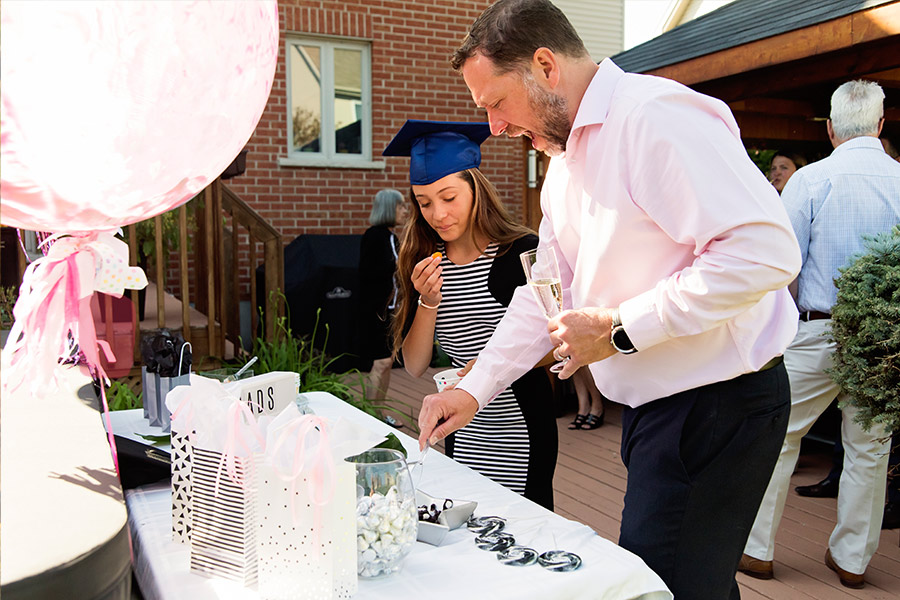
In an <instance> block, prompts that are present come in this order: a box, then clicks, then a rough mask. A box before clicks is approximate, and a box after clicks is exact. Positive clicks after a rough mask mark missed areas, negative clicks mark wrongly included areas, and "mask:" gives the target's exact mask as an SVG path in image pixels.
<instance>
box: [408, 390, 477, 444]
mask: <svg viewBox="0 0 900 600" xmlns="http://www.w3.org/2000/svg"><path fill="white" fill-rule="evenodd" d="M477 412H478V402H477V401H476V400H475V398H473V397H472V395H471V394H470V393H469V392H467V391H465V390H445V391H443V392H441V393H440V394H430V395H428V396H425V399H424V400H422V411H421V412H420V413H419V430H420V433H419V450H424V449H425V440H429V441H430V442H431V445H432V446H433V445H434V444H435V443H437V442H438V440H442V439H444V438H445V437H447V436H448V435H450V434H451V433H453V432H454V431H456V430H457V429H460V428H461V427H465V426H466V425H468V424H469V422H470V421H471V420H472V419H473V418H474V417H475V413H477Z"/></svg>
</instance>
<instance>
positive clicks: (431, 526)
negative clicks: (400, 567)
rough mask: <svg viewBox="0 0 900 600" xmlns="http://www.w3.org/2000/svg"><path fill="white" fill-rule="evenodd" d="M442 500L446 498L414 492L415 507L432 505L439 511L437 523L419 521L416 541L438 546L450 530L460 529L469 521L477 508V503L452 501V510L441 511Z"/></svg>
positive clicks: (418, 491)
mask: <svg viewBox="0 0 900 600" xmlns="http://www.w3.org/2000/svg"><path fill="white" fill-rule="evenodd" d="M444 500H446V498H435V497H433V496H429V495H428V494H426V493H425V492H423V491H421V490H416V506H423V505H424V506H431V505H432V504H434V505H435V506H436V507H438V508H439V509H441V514H440V515H438V522H437V523H429V522H428V521H419V535H418V540H419V541H420V542H425V543H426V544H432V545H434V546H438V545H440V543H441V542H442V541H444V538H445V537H446V536H447V534H448V533H449V532H450V531H451V530H453V529H456V528H457V527H460V526H461V525H463V524H464V523H465V522H466V521H468V520H469V517H471V516H472V513H474V512H475V508H476V507H477V506H478V503H477V502H472V501H470V500H453V507H452V508H448V509H443V508H442V507H443V506H444Z"/></svg>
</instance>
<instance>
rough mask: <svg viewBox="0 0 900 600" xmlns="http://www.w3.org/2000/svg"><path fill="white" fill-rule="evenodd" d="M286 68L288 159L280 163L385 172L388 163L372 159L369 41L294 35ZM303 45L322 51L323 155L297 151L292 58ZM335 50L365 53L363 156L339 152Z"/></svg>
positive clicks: (289, 42)
mask: <svg viewBox="0 0 900 600" xmlns="http://www.w3.org/2000/svg"><path fill="white" fill-rule="evenodd" d="M284 43H285V66H286V75H285V77H286V80H287V81H286V86H285V87H286V88H287V89H286V91H287V107H286V113H287V125H286V128H285V132H286V134H287V139H286V147H285V152H286V156H284V157H282V158H280V159H279V160H278V164H279V165H281V166H285V167H311V166H312V167H318V166H322V167H326V166H327V167H336V168H355V169H359V168H363V169H366V168H368V169H383V168H384V166H385V163H384V161H373V160H372V58H371V57H372V52H371V44H370V43H369V42H368V41H365V40H359V39H351V38H334V37H325V36H313V35H302V34H293V35H288V36H286V38H285V42H284ZM297 44H302V45H305V46H317V47H318V48H320V52H321V73H320V87H321V98H320V103H321V107H322V115H321V118H322V124H321V138H320V151H319V152H297V151H295V150H294V135H293V113H292V109H293V100H292V98H291V92H292V82H291V80H290V78H291V64H290V61H291V57H292V51H293V48H292V47H293V46H294V45H297ZM335 49H347V50H356V51H359V52H360V53H361V60H362V81H361V84H362V89H361V90H360V101H361V105H362V124H361V127H360V132H361V135H362V141H361V149H362V153H361V154H345V153H338V152H336V151H335V147H334V144H335V139H334V137H335V136H334V132H335V127H334V102H335V91H334V51H335Z"/></svg>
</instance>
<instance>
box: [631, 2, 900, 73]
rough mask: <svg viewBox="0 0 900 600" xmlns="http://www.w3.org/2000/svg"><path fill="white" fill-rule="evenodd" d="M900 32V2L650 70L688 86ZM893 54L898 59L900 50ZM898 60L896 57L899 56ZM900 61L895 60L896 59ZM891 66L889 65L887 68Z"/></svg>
mask: <svg viewBox="0 0 900 600" xmlns="http://www.w3.org/2000/svg"><path fill="white" fill-rule="evenodd" d="M898 34H900V2H895V3H891V4H886V5H882V6H877V7H875V8H871V9H868V10H863V11H859V12H856V13H853V14H850V15H846V16H843V17H839V18H837V19H833V20H831V21H826V22H824V23H819V24H817V25H814V26H811V27H806V28H804V29H798V30H796V31H789V32H787V33H782V34H779V35H775V36H772V37H769V38H765V39H762V40H756V41H754V42H749V43H747V44H743V45H741V46H737V47H734V48H727V49H725V50H721V51H719V52H715V53H713V54H707V55H704V56H698V57H696V58H693V59H690V60H686V61H683V62H680V63H676V64H673V65H668V66H664V67H660V68H658V69H654V70H652V71H647V73H649V74H651V75H661V76H663V77H668V78H669V79H674V80H675V81H679V82H681V83H683V84H685V85H690V86H692V87H693V86H694V84H697V83H701V82H705V81H711V80H715V79H722V78H725V77H729V76H732V75H738V74H746V73H747V72H748V71H754V70H757V69H760V68H764V67H771V66H775V65H781V64H784V63H789V62H793V61H798V60H802V59H804V58H808V57H810V56H816V55H821V54H827V53H830V52H838V51H841V50H847V49H849V48H852V47H853V46H857V45H859V44H867V43H870V42H876V41H879V40H883V39H885V38H890V37H896V36H897V35H898ZM893 54H895V55H897V54H900V52H897V50H896V47H895V49H894V52H893ZM895 58H896V57H895ZM895 62H896V61H895ZM885 68H890V67H885Z"/></svg>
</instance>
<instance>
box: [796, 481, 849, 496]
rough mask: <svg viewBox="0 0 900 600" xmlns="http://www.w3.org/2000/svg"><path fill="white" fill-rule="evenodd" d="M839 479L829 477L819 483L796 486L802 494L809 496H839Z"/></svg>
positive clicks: (797, 490)
mask: <svg viewBox="0 0 900 600" xmlns="http://www.w3.org/2000/svg"><path fill="white" fill-rule="evenodd" d="M838 481H839V480H837V479H828V478H827V477H826V478H825V479H823V480H822V481H820V482H819V483H814V484H812V485H798V486H797V487H795V488H794V490H796V492H797V493H798V494H799V495H801V496H806V497H808V498H837V495H838V485H839V483H838Z"/></svg>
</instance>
